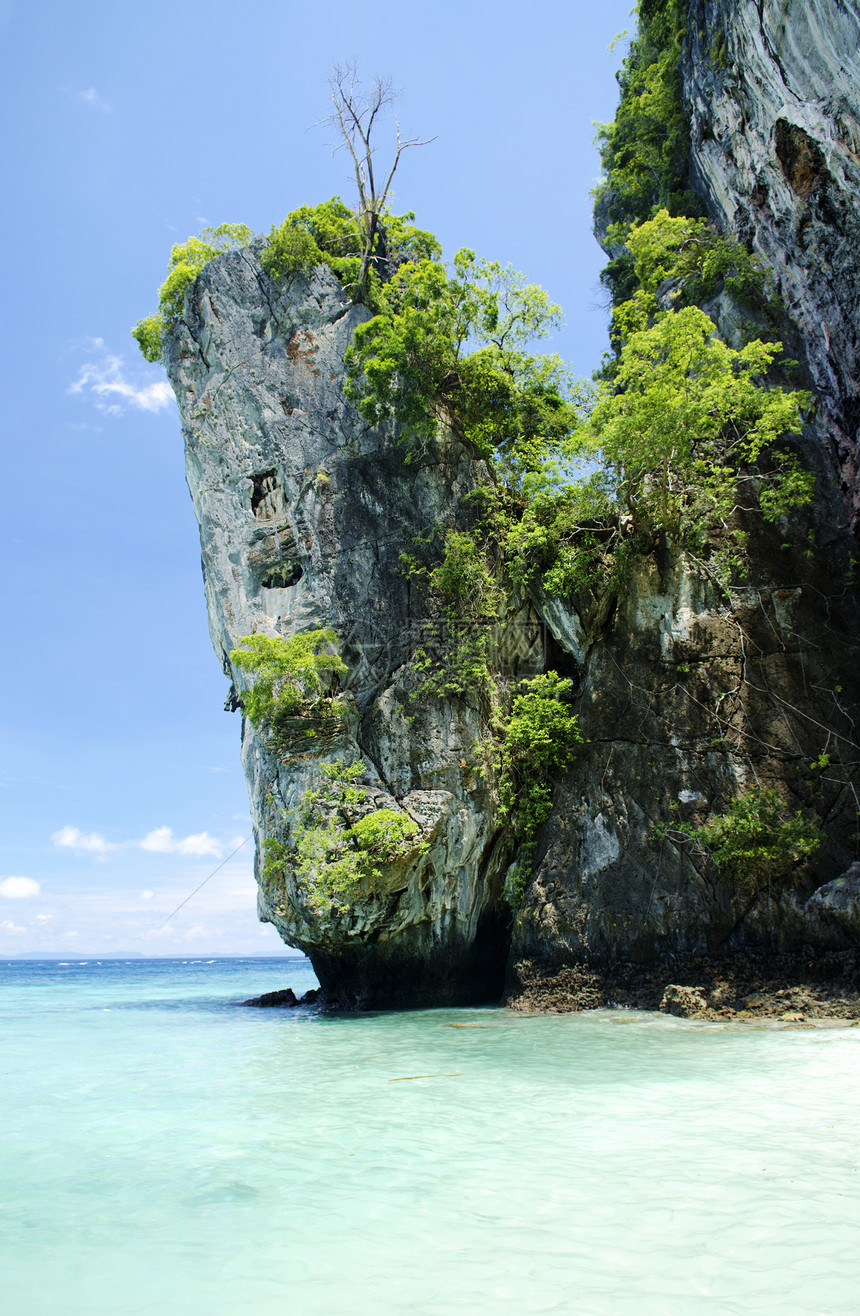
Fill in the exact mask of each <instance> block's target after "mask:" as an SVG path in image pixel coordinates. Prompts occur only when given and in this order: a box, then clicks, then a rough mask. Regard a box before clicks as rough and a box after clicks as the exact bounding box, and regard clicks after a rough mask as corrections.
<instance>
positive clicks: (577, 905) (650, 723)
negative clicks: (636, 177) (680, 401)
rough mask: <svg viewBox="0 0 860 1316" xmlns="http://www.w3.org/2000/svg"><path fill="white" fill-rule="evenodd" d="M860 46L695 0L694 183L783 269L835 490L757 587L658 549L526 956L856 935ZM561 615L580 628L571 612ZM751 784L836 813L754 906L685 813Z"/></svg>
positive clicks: (838, 6)
mask: <svg viewBox="0 0 860 1316" xmlns="http://www.w3.org/2000/svg"><path fill="white" fill-rule="evenodd" d="M858 61H860V12H858V9H857V6H856V5H854V4H846V3H842V0H812V2H811V3H805V2H802V0H713V2H712V0H707V2H706V0H690V4H689V22H688V27H687V40H686V44H685V47H684V50H683V52H682V57H681V66H682V72H683V75H684V95H685V102H686V110H687V114H688V117H689V121H690V125H691V137H692V176H693V181H694V183H695V185H696V188H697V190H698V192H699V193H700V195H701V197H702V199H703V200H704V202H705V205H706V207H707V209H708V211H709V213H710V214H711V216H712V217H713V218H714V219H715V220H716V221H717V222H718V224H719V225H720V227H722V228H724V229H727V230H728V231H729V232H734V233H735V234H736V236H738V238H740V240H741V241H743V242H744V243H745V244H747V245H749V246H750V247H751V249H753V250H755V251H756V252H757V253H758V254H759V255H760V256H761V257H762V258H763V259H764V261H765V263H766V265H767V266H768V267H769V268H770V269H771V270H772V271H773V272H774V276H775V279H776V283H777V287H778V292H779V296H780V298H781V301H782V303H783V307H784V316H783V323H782V325H781V327H780V334H781V336H782V337H783V338H784V340H785V342H786V344H787V346H788V347H789V348H790V349H791V351H792V352H793V354H795V355H796V356H797V357H798V359H799V361H800V363H801V368H802V369H803V370H804V371H805V375H806V379H807V381H808V382H809V384H811V386H813V387H814V389H815V390H816V392H817V394H818V398H819V406H818V411H817V415H816V417H815V419H814V421H813V422H812V423H811V424H810V425H809V426H808V427H807V430H806V432H805V434H804V436H803V442H802V445H801V446H802V449H803V451H804V458H805V461H806V464H807V465H808V466H810V467H811V468H812V469H813V470H815V472H816V476H817V490H816V501H815V506H814V507H813V508H812V509H811V511H810V514H809V516H808V517H806V516H804V517H802V518H800V517H793V518H792V519H791V522H790V523H789V522H786V523H784V524H783V525H782V526H781V527H780V528H779V529H778V530H777V532H776V533H775V534H773V535H771V534H767V533H764V532H762V531H761V530H759V531H758V532H756V534H755V536H754V538H753V540H752V541H751V544H750V555H749V556H750V563H751V572H750V577H749V585H748V587H747V588H746V589H744V590H741V591H738V592H736V595H735V599H734V601H733V604H732V606H731V607H729V606H727V605H726V603H725V602H724V601H721V600H720V599H719V598H718V597H717V596H716V595H715V594H714V593H713V592H712V591H710V590H709V589H708V588H707V586H706V584H705V582H704V580H703V578H702V576H701V573H700V572H698V571H696V570H695V569H694V568H693V566H692V564H689V563H685V562H684V560H683V559H677V558H676V559H674V560H673V559H671V558H669V557H667V558H666V559H665V560H663V561H662V562H661V561H658V560H654V561H652V562H651V564H650V565H649V567H648V568H644V569H643V570H642V571H641V572H640V573H639V577H638V579H637V581H636V583H635V587H634V589H633V591H632V593H631V595H630V597H629V598H628V599H627V600H626V602H625V603H624V604H623V606H621V607H620V608H619V611H618V613H617V615H616V616H615V617H614V618H613V619H612V621H611V624H610V626H609V627H608V628H606V629H604V630H603V631H602V633H600V634H599V635H596V636H595V637H594V639H593V642H592V644H591V645H590V646H587V647H586V651H585V658H584V661H581V662H580V663H579V666H578V676H579V681H580V698H579V714H580V724H581V727H582V730H583V732H584V733H585V735H586V736H587V737H588V738H589V741H590V745H589V747H588V749H587V751H586V752H585V753H584V754H583V755H582V756H581V757H580V761H579V763H578V765H577V767H576V769H575V770H574V772H573V773H572V774H571V775H570V777H569V778H568V779H567V780H566V781H565V782H563V783H561V784H560V785H559V788H558V790H557V792H556V807H555V810H554V813H553V817H552V819H551V820H550V822H549V824H548V825H547V827H546V829H545V832H544V847H545V848H544V852H543V855H542V857H541V859H540V861H539V863H538V866H537V870H536V875H535V881H534V883H533V885H532V888H531V890H530V892H529V897H528V900H527V903H526V907H525V910H524V911H523V914H522V916H521V918H520V919H519V920H518V923H517V926H516V928H515V932H514V953H513V958H514V960H515V961H517V960H520V961H522V962H523V963H524V964H525V965H528V962H529V961H531V960H537V961H539V962H541V963H542V964H544V965H545V966H552V965H554V964H556V965H557V964H565V963H569V962H585V963H587V964H590V965H594V966H601V967H606V968H607V969H608V970H609V971H610V972H611V967H612V965H613V963H616V964H617V963H618V962H619V961H620V960H625V959H632V960H635V961H637V962H639V963H643V964H647V963H649V962H653V961H655V960H657V959H659V958H660V957H661V956H663V957H665V956H668V955H672V954H704V953H716V952H720V953H724V952H727V951H730V950H731V949H733V948H734V949H738V948H740V947H742V946H744V945H747V946H751V947H756V948H765V949H768V950H771V951H773V952H791V951H797V950H799V948H800V947H801V946H804V945H807V946H809V945H813V946H814V945H819V946H823V947H839V946H841V947H845V946H848V945H856V944H857V939H858V935H860V933H859V932H858V928H857V924H856V916H855V915H854V914H853V912H852V911H853V909H854V906H853V904H852V903H851V902H850V901H849V902H848V903H847V904H846V903H845V902H844V901H843V900H842V897H841V895H840V896H835V897H833V899H831V897H830V896H829V895H828V896H827V897H826V898H825V897H824V896H823V895H822V897H821V899H819V898H818V897H815V898H814V899H811V900H810V901H809V903H808V904H806V905H805V906H804V904H803V900H804V897H805V896H808V895H809V894H810V892H811V891H812V890H813V889H814V887H815V885H816V882H817V881H821V880H823V879H824V878H825V877H833V875H834V874H837V873H840V872H842V870H843V869H844V868H845V867H846V865H847V864H848V863H850V861H851V860H852V859H853V858H854V856H855V854H856V846H857V826H856V819H855V811H856V808H857V804H856V796H855V792H856V763H857V758H858V752H857V735H856V732H855V725H856V717H857V697H858V675H857V672H858V668H857V656H858V649H857V638H858V633H857V606H856V601H855V595H854V591H853V586H852V568H851V561H852V558H851V554H852V543H851V541H850V540H849V539H848V536H847V533H846V529H847V527H848V525H850V524H854V523H856V518H857V511H858V507H860V502H858V498H860V486H858V469H857V445H858V425H860V404H858V374H857V332H858V320H857V306H858V305H860V256H858V252H860V207H858V204H857V195H858V184H860V152H858V143H860V137H858V133H860V63H858ZM706 309H707V310H708V311H709V313H710V314H712V315H713V317H714V318H715V320H716V321H717V323H718V325H719V326H720V329H721V331H722V333H723V335H724V337H725V338H726V339H727V341H730V342H731V341H732V340H733V338H734V335H735V331H736V329H737V327H738V326H739V325H740V323H741V320H742V318H743V315H744V314H745V313H747V312H746V311H745V309H744V308H738V307H737V306H735V305H733V304H732V303H731V302H730V301H729V300H727V299H720V300H719V301H718V302H717V303H716V304H713V305H710V306H708V307H706ZM765 336H769V337H773V336H774V335H773V332H772V328H771V329H770V332H766V333H765ZM846 509H847V510H846ZM568 611H572V609H571V608H570V607H569V608H568ZM543 616H544V617H545V619H546V621H547V623H548V624H549V625H550V626H551V627H552V629H553V631H554V633H555V634H556V635H557V636H558V638H559V641H560V642H561V643H564V638H563V636H562V633H561V629H560V628H559V625H558V620H557V617H555V616H553V614H552V613H551V612H550V611H549V610H547V609H546V608H544V609H543ZM822 756H823V757H822ZM754 785H758V786H763V787H773V788H775V789H777V790H778V791H779V792H780V794H781V795H782V797H783V798H784V799H785V800H786V802H788V803H790V804H792V805H793V806H794V807H802V808H805V809H807V810H808V811H810V812H814V813H815V814H817V815H818V817H819V818H821V819H822V820H823V824H824V828H825V830H826V832H827V837H828V840H827V844H826V846H825V847H823V848H822V851H821V852H820V853H819V856H818V862H817V865H816V867H815V869H813V870H812V872H811V873H810V875H809V877H808V879H807V883H806V890H805V891H803V890H801V891H795V892H794V893H781V894H780V893H778V892H764V893H761V894H759V896H758V897H756V898H755V899H754V900H751V899H749V898H747V897H745V896H744V895H743V894H742V893H739V892H737V891H736V890H734V889H733V887H732V885H731V884H730V883H727V882H723V881H720V880H719V874H717V873H715V871H714V869H713V867H710V868H709V867H707V866H703V865H702V863H701V862H700V860H701V856H696V854H695V853H694V851H693V849H692V848H691V847H690V846H689V845H688V844H686V843H685V841H684V836H683V833H682V832H679V831H678V827H677V824H678V823H682V824H689V823H692V824H694V825H700V824H701V823H702V822H703V821H704V820H705V818H706V816H707V815H708V813H709V812H711V811H718V810H723V809H725V808H726V807H727V804H728V802H729V801H730V799H731V798H732V796H733V795H737V794H739V793H741V792H742V791H743V790H745V789H747V788H749V787H751V786H754ZM655 824H656V827H655ZM831 885H832V884H831ZM849 886H850V883H849ZM846 889H847V888H846ZM852 890H853V888H852ZM829 891H830V886H829V885H828V886H826V887H824V888H822V892H829ZM834 902H835V903H834ZM837 905H838V910H837ZM843 905H844V909H843ZM523 980H525V979H523ZM516 981H517V975H516V973H515V974H514V984H515V985H516Z"/></svg>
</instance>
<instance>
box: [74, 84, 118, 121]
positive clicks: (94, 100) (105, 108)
mask: <svg viewBox="0 0 860 1316" xmlns="http://www.w3.org/2000/svg"><path fill="white" fill-rule="evenodd" d="M75 99H76V100H79V101H81V102H82V103H83V104H84V105H88V106H89V107H90V109H91V110H100V111H101V113H102V114H110V106H109V105H108V103H107V101H106V100H104V99H103V98H102V97H101V96H100V95H99V94H98V92H97V91H96V89H95V87H85V88H84V90H83V91H78V92H76V93H75Z"/></svg>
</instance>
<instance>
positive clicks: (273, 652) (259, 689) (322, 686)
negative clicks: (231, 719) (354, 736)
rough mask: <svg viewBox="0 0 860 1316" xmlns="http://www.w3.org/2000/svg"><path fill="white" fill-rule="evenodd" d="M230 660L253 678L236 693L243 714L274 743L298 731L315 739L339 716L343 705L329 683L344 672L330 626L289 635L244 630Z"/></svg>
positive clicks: (288, 740) (287, 739) (290, 738)
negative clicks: (244, 633)
mask: <svg viewBox="0 0 860 1316" xmlns="http://www.w3.org/2000/svg"><path fill="white" fill-rule="evenodd" d="M230 661H231V662H232V663H233V664H234V665H235V666H236V667H238V668H239V670H240V671H242V672H247V673H248V674H249V675H250V676H251V677H252V681H251V684H250V685H249V686H248V688H247V689H245V690H243V691H242V693H241V695H240V696H239V703H240V705H241V708H242V711H243V713H244V714H245V716H246V717H247V718H248V721H249V722H250V723H251V725H252V726H253V727H254V729H255V730H257V731H261V732H263V733H264V734H266V735H268V736H269V737H270V739H271V740H272V742H273V744H274V745H275V747H278V746H279V745H283V746H288V745H289V744H290V743H291V742H292V741H293V740H294V739H295V737H296V735H297V734H300V735H302V736H304V737H305V738H308V739H313V738H314V737H315V736H317V735H319V734H321V733H322V732H324V731H325V730H327V729H329V728H330V727H331V725H332V724H335V725H337V724H338V723H339V721H340V719H341V718H342V717H343V714H344V712H345V706H344V704H343V701H342V700H341V699H340V698H338V696H337V695H336V694H333V693H332V692H331V682H332V679H333V678H336V677H339V676H345V675H346V672H347V667H346V663H344V661H343V659H342V658H341V657H340V656H339V655H338V653H337V635H336V634H335V632H334V631H333V630H332V629H331V627H328V626H326V627H323V628H321V629H318V630H312V631H303V632H302V633H301V634H299V635H293V636H291V637H290V638H289V639H284V638H283V637H282V636H279V635H275V636H271V635H244V636H242V638H241V639H240V640H239V643H238V645H237V646H236V648H235V649H233V650H232V651H231V653H230Z"/></svg>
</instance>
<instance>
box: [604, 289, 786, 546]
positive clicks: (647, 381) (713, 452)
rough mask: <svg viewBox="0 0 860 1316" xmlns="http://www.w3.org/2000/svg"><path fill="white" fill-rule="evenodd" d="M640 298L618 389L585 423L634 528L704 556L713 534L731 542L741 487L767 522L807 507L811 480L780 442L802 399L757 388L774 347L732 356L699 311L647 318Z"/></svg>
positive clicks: (630, 319)
mask: <svg viewBox="0 0 860 1316" xmlns="http://www.w3.org/2000/svg"><path fill="white" fill-rule="evenodd" d="M644 298H647V294H646V293H644V292H643V293H640V294H638V297H637V299H635V300H634V301H633V302H630V303H627V309H628V314H627V317H626V324H625V329H626V340H625V342H624V345H623V347H622V349H621V354H620V357H619V361H618V368H617V371H616V372H615V377H614V381H613V383H612V385H609V384H604V386H603V387H602V390H601V393H600V396H599V398H598V401H597V403H596V404H595V406H594V409H593V411H592V413H591V417H590V420H589V430H590V435H591V439H592V442H593V445H594V448H595V451H599V452H600V454H601V455H602V458H603V460H604V461H605V462H607V463H608V465H609V467H610V468H611V470H612V472H613V475H614V480H615V487H616V496H617V499H618V502H619V504H620V506H621V507H622V508H623V509H624V510H625V512H627V513H628V514H630V516H631V517H632V518H633V523H634V526H638V527H640V528H649V529H652V530H656V531H659V532H662V533H664V534H668V535H669V536H672V537H674V538H676V539H678V540H680V541H681V542H684V543H687V544H688V545H689V546H697V547H699V548H704V547H705V545H706V543H707V540H708V538H709V536H711V535H712V534H713V533H714V532H715V531H716V530H722V531H723V532H725V533H726V534H728V535H730V536H731V535H734V534H735V533H736V531H737V527H736V526H735V525H734V523H733V516H734V513H735V511H736V509H737V507H738V499H739V490H740V488H741V486H744V485H746V486H748V487H749V488H750V490H751V491H752V492H755V491H758V503H759V506H760V508H761V511H762V513H763V515H764V516H765V518H766V519H768V520H775V519H776V518H777V517H778V516H780V515H781V514H783V513H784V512H786V511H788V510H789V509H790V508H792V507H796V506H798V505H802V504H803V503H806V502H808V501H809V499H810V498H811V495H812V476H811V475H809V474H807V473H805V472H803V471H801V469H800V467H799V465H798V463H797V460H796V458H795V457H794V456H793V455H792V454H791V453H788V452H786V451H784V450H782V449H781V448H780V447H779V446H778V445H779V442H780V440H781V439H783V438H784V436H786V435H790V434H796V433H797V432H798V431H799V430H800V428H801V424H802V408H803V407H804V406H808V405H809V404H810V398H809V396H808V395H807V394H804V393H799V392H793V391H789V390H786V389H784V388H781V387H768V386H767V384H766V381H765V375H766V373H767V370H768V367H769V366H770V365H771V363H772V362H773V361H774V359H775V358H776V356H777V354H778V353H779V352H780V351H781V346H782V345H781V344H780V343H765V342H762V341H760V340H758V339H756V340H755V341H754V342H751V343H748V344H747V345H746V347H743V348H741V349H739V350H735V349H734V348H731V347H728V346H727V345H726V344H725V343H723V342H722V341H721V340H720V339H719V338H718V337H717V334H716V330H715V326H714V324H713V321H712V320H711V319H710V317H709V316H707V315H706V314H705V312H704V311H702V310H700V309H699V307H697V306H688V307H685V308H683V309H682V310H680V311H677V312H674V311H673V312H668V313H666V314H663V315H659V316H657V317H656V319H654V320H651V321H649V319H648V316H647V307H646V306H644V305H643V302H642V300H641V299H644ZM765 456H766V457H767V467H768V468H769V469H766V468H765V467H763V466H762V463H761V459H762V458H763V457H765ZM738 542H740V541H738Z"/></svg>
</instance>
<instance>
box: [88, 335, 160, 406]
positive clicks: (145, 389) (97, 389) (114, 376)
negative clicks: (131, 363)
mask: <svg viewBox="0 0 860 1316" xmlns="http://www.w3.org/2000/svg"><path fill="white" fill-rule="evenodd" d="M91 343H92V347H91V349H90V350H91V351H92V352H94V353H95V354H96V356H95V359H94V360H92V361H88V362H87V363H86V364H85V365H83V366H82V367H81V369H80V373H79V374H78V377H77V379H76V380H75V381H74V383H72V384H70V385H69V392H70V393H82V394H85V395H86V396H87V397H88V398H89V399H90V401H91V402H92V403H93V405H94V406H95V407H96V408H97V410H99V411H102V412H104V413H105V414H106V415H108V416H120V415H122V413H123V411H125V409H126V407H136V408H137V410H138V411H161V410H162V409H163V408H164V407H167V406H169V405H170V403H171V402H172V400H173V393H172V391H171V388H170V385H169V384H168V382H167V380H166V379H155V380H150V382H149V383H146V382H144V381H143V380H141V381H140V382H134V381H133V380H132V379H129V378H128V377H127V374H126V370H127V367H126V364H125V361H124V359H123V357H121V356H118V355H116V354H114V353H111V352H108V350H107V348H106V347H105V344H104V339H103V338H93V339H92V340H91Z"/></svg>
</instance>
